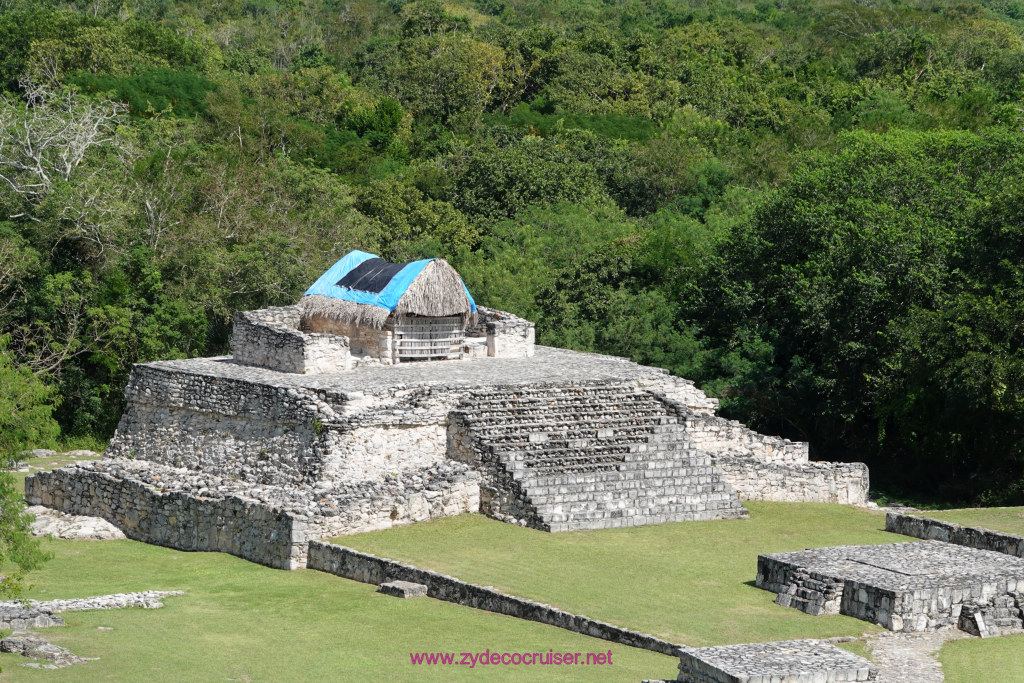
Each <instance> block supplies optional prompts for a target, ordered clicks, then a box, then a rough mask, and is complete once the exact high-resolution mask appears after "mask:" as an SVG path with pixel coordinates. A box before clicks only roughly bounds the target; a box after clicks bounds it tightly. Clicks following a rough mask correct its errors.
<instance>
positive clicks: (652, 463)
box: [26, 347, 868, 567]
mask: <svg viewBox="0 0 1024 683" xmlns="http://www.w3.org/2000/svg"><path fill="white" fill-rule="evenodd" d="M125 397H126V399H127V407H126V410H125V413H124V415H123V416H122V418H121V421H120V423H119V425H118V428H117V431H116V432H115V434H114V436H113V438H112V439H111V441H110V445H109V447H108V448H107V451H106V453H105V454H104V459H103V462H102V464H101V465H96V466H89V467H68V468H64V469H61V470H56V471H55V472H53V473H40V474H37V475H35V476H34V477H31V478H30V479H29V480H28V481H27V482H26V493H27V494H28V497H29V500H31V501H32V502H33V503H37V504H42V505H46V506H49V507H54V508H57V509H59V510H61V511H62V512H65V513H69V514H78V515H89V516H97V517H103V518H104V519H107V520H108V521H110V522H112V523H114V524H116V525H117V526H118V527H120V528H122V529H123V530H124V531H125V533H126V534H127V535H128V536H129V537H132V538H137V539H140V540H148V541H150V542H153V543H159V544H163V545H170V546H172V547H178V548H184V549H195V550H225V551H226V552H232V553H234V554H238V555H241V556H242V557H247V558H249V559H254V560H256V561H258V562H263V563H265V564H270V565H271V566H278V567H298V566H302V564H303V562H304V557H305V552H306V550H305V549H306V547H307V545H308V541H309V540H310V539H312V538H316V537H318V536H319V537H330V536H337V535H341V534H344V533H354V532H357V531H368V530H371V529H379V528H384V527H387V526H390V525H391V524H392V523H394V524H401V523H405V522H409V521H418V520H421V519H429V518H432V517H435V516H444V515H450V514H460V513H463V512H476V511H479V512H483V513H485V514H488V515H490V516H492V517H494V518H496V519H500V520H502V521H506V522H514V523H517V524H521V525H529V526H532V527H534V528H538V529H544V530H547V531H568V530H574V529H597V528H612V527H623V526H636V525H642V524H658V523H663V522H671V521H687V520H707V519H723V518H726V519H728V518H737V517H743V516H745V515H746V514H747V513H746V510H745V509H744V508H743V506H742V504H741V503H740V498H746V499H752V500H783V501H813V502H832V503H862V502H864V501H865V500H866V496H867V489H868V477H867V468H866V467H865V466H864V465H862V464H860V463H852V464H845V463H811V462H809V461H808V447H807V444H805V443H795V442H791V441H789V440H787V439H781V438H778V437H774V436H767V435H764V434H759V433H757V432H755V431H753V430H751V429H748V428H747V427H745V426H744V425H742V424H740V423H739V422H735V421H729V420H725V419H723V418H720V417H717V416H716V415H715V414H714V411H715V409H716V408H717V401H716V400H714V399H712V398H708V397H707V396H706V395H705V394H704V393H703V392H702V391H700V390H699V389H697V388H696V386H694V384H693V382H691V381H689V380H686V379H683V378H680V377H673V376H672V375H670V374H669V373H668V372H666V371H665V370H662V369H659V368H653V367H646V366H642V365H638V364H636V363H633V362H631V361H629V360H626V359H623V358H616V357H612V356H603V355H598V354H590V353H579V352H575V351H567V350H564V349H553V348H546V347H537V348H536V350H535V353H534V355H533V356H532V357H517V358H500V357H485V358H475V359H468V360H445V361H426V362H408V363H399V364H397V365H377V366H373V365H361V366H359V367H356V368H353V369H350V370H347V371H342V372H319V373H314V374H298V373H295V372H280V371H277V370H271V369H267V368H261V367H253V366H249V365H244V364H241V363H237V362H235V361H234V360H233V359H232V358H230V357H219V358H197V359H191V360H175V361H161V362H154V363H144V364H139V365H136V366H135V367H134V368H133V369H132V374H131V377H130V378H129V382H128V386H127V387H126V389H125ZM453 468H456V469H453ZM458 468H461V469H458Z"/></svg>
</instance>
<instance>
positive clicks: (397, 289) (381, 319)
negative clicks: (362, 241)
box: [299, 251, 476, 329]
mask: <svg viewBox="0 0 1024 683" xmlns="http://www.w3.org/2000/svg"><path fill="white" fill-rule="evenodd" d="M299 304H300V305H301V306H302V309H303V316H315V317H322V318H328V319H331V320H336V321H338V322H341V323H347V324H351V325H358V326H361V327H369V328H374V329H381V328H382V327H383V326H384V325H385V323H386V322H387V321H388V319H389V318H391V316H392V315H394V319H395V320H397V321H398V322H401V321H402V320H403V319H404V318H405V317H407V316H424V317H431V318H440V317H455V316H459V317H461V318H462V324H463V327H465V325H467V324H469V323H471V322H473V321H474V320H475V318H476V303H475V302H474V301H473V297H472V296H470V294H469V290H468V289H466V285H465V284H463V282H462V278H461V277H459V274H458V273H457V272H455V269H454V268H452V267H451V265H449V264H448V262H447V261H445V260H444V259H440V258H434V259H424V260H422V261H412V262H411V263H390V262H388V261H385V260H384V259H382V258H380V257H378V256H376V255H375V254H368V253H366V252H364V251H353V252H350V253H348V254H347V255H345V257H344V258H342V259H341V260H339V261H338V262H337V263H335V264H334V265H333V266H331V267H330V268H329V269H328V270H327V272H325V273H324V274H323V275H321V276H320V279H318V280H317V281H316V282H315V283H314V284H313V286H312V287H310V288H309V289H308V290H307V291H306V294H305V295H304V296H303V297H302V300H301V301H300V302H299Z"/></svg>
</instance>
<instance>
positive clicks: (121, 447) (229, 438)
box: [106, 365, 344, 484]
mask: <svg viewBox="0 0 1024 683" xmlns="http://www.w3.org/2000/svg"><path fill="white" fill-rule="evenodd" d="M125 398H126V399H127V407H126V409H125V413H124V415H123V416H122V417H121V421H120V423H119V424H118V428H117V431H116V432H115V433H114V437H113V438H112V439H111V442H110V445H109V447H108V448H107V452H106V457H110V458H118V457H120V458H129V459H139V460H148V461H151V462H157V463H162V464H165V465H170V466H173V467H185V468H188V469H192V470H205V471H209V472H210V473H212V474H223V475H226V476H227V475H233V476H235V477H238V478H241V479H245V480H248V481H253V482H257V483H264V484H281V483H286V482H291V483H309V482H312V481H317V480H319V479H321V478H322V476H323V474H324V471H325V465H327V464H328V463H327V461H328V460H331V459H332V458H336V457H338V456H337V455H336V454H335V453H334V451H333V449H334V442H335V440H336V435H335V434H334V431H335V430H332V429H330V428H328V427H327V426H326V424H327V423H329V422H331V421H332V420H335V419H337V411H339V410H341V406H342V404H343V402H344V399H343V397H341V396H340V395H337V394H333V393H331V392H329V391H313V390H300V389H295V388H287V387H274V386H271V385H267V384H264V383H260V382H256V381H252V382H250V381H245V380H241V379H233V378H227V377H218V378H211V377H207V376H204V375H196V374H190V373H184V372H178V371H175V370H173V369H171V368H166V367H159V366H152V365H137V366H135V367H134V368H133V369H132V374H131V377H130V378H129V380H128V386H127V388H126V389H125ZM328 469H330V467H329V466H328Z"/></svg>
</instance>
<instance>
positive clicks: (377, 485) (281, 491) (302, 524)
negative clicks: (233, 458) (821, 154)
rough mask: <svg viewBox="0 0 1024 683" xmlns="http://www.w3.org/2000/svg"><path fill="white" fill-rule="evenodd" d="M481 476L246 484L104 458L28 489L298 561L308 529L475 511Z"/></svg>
mask: <svg viewBox="0 0 1024 683" xmlns="http://www.w3.org/2000/svg"><path fill="white" fill-rule="evenodd" d="M478 482H479V476H478V475H477V474H476V473H475V472H472V471H470V470H469V469H468V468H466V467H463V466H461V465H456V464H450V465H449V464H442V465H436V466H433V467H429V468H425V469H420V470H417V471H412V472H406V473H403V474H402V475H400V476H392V477H386V478H383V479H381V480H379V481H373V482H361V483H351V484H347V485H341V486H336V487H323V486H320V487H271V486H266V487H253V486H252V485H251V484H246V483H244V482H239V481H236V480H231V479H226V478H221V477H216V476H212V475H209V474H206V473H195V472H190V471H188V470H182V469H177V468H172V467H167V466H162V465H157V464H153V463H146V462H138V461H104V462H102V463H89V464H83V465H71V466H68V467H64V468H61V469H57V470H53V471H52V472H40V473H38V474H35V475H32V476H30V477H28V478H26V480H25V496H26V498H27V500H29V502H30V503H31V504H33V505H45V506H47V507H50V508H54V509H56V510H60V511H61V512H65V513H68V514H75V515H88V516H91V517H102V518H103V519H106V520H107V521H109V522H111V523H112V524H115V525H116V526H118V527H119V528H120V529H121V530H122V531H124V533H125V535H126V536H128V537H129V538H133V539H135V540H139V541H144V542H146V543H154V544H157V545H163V546H168V547H171V548H177V549H179V550H197V551H218V552H226V553H230V554H232V555H236V556H238V557H243V558H245V559H247V560H251V561H253V562H258V563H260V564H264V565H267V566H270V567H276V568H279V569H298V568H301V567H304V566H305V565H306V553H307V550H308V544H309V542H310V541H311V540H314V539H318V538H328V537H332V536H341V535H347V534H354V533H362V532H366V531H376V530H379V529H387V528H390V527H392V526H397V525H402V524H408V523H410V522H419V521H426V520H429V519H435V518H438V517H445V516H451V515H458V514H464V513H467V512H475V511H476V510H477V509H478V508H479V506H480V498H479V484H478Z"/></svg>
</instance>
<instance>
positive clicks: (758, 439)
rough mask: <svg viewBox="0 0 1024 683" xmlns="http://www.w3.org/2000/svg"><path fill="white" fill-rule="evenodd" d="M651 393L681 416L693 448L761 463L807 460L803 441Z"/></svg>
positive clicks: (654, 391) (666, 396) (655, 391)
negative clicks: (769, 434)
mask: <svg viewBox="0 0 1024 683" xmlns="http://www.w3.org/2000/svg"><path fill="white" fill-rule="evenodd" d="M651 394H653V395H654V396H655V397H656V398H658V399H659V400H661V401H662V402H663V403H664V404H665V406H666V407H667V408H668V409H669V411H670V412H672V413H673V414H675V415H677V416H678V417H679V419H680V422H681V423H682V424H684V425H685V426H686V432H687V435H688V436H689V437H690V442H691V443H692V444H693V446H694V448H698V449H700V450H702V451H708V452H709V453H714V454H715V455H735V456H750V457H754V458H757V459H758V460H760V461H761V462H784V463H801V462H807V460H808V445H807V444H806V443H804V442H794V441H790V440H789V439H782V438H779V437H777V436H768V435H766V434H760V433H758V432H755V431H754V430H753V429H750V428H749V427H747V426H746V425H744V424H742V423H740V422H737V421H736V420H726V419H725V418H722V417H718V416H716V415H712V414H708V413H706V412H698V411H695V410H694V409H693V408H691V407H690V406H689V405H687V404H686V403H682V402H680V401H679V400H677V399H675V398H673V397H672V396H669V395H667V394H666V393H664V392H662V391H659V390H658V389H652V390H651ZM701 394H703V392H701ZM716 405H717V404H716Z"/></svg>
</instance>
